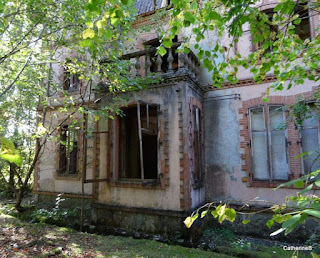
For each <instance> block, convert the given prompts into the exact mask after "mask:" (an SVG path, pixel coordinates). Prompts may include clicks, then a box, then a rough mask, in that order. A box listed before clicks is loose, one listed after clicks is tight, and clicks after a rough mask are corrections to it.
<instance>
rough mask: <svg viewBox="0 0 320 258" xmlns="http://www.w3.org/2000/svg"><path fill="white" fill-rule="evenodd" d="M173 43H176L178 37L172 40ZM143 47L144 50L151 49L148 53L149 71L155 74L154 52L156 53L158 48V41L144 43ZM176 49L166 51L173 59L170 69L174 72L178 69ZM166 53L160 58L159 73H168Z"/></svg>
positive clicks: (155, 59) (155, 57) (155, 58)
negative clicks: (169, 52)
mask: <svg viewBox="0 0 320 258" xmlns="http://www.w3.org/2000/svg"><path fill="white" fill-rule="evenodd" d="M172 42H173V43H176V42H178V37H177V36H175V37H174V39H173V40H172ZM144 45H145V47H146V48H151V52H150V61H151V67H150V71H151V72H152V73H155V72H157V71H158V70H157V63H156V61H157V55H156V51H157V49H156V48H157V47H159V46H160V41H159V39H153V40H150V41H148V42H145V43H144ZM175 50H176V48H171V49H168V51H171V53H172V57H173V63H172V69H173V70H174V71H177V70H178V68H179V65H178V53H176V52H175ZM168 55H169V54H168V52H167V53H166V54H165V55H164V56H162V57H161V59H162V64H161V72H164V73H166V72H168V70H169V63H168Z"/></svg>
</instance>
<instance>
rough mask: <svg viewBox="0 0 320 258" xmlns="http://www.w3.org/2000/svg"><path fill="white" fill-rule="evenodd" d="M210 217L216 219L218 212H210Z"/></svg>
mask: <svg viewBox="0 0 320 258" xmlns="http://www.w3.org/2000/svg"><path fill="white" fill-rule="evenodd" d="M211 215H212V216H213V217H214V218H217V217H218V216H219V214H218V212H217V211H216V210H214V211H211Z"/></svg>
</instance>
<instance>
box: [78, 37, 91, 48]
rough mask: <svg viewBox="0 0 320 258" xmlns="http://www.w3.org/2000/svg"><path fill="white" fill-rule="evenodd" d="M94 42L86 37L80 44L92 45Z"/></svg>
mask: <svg viewBox="0 0 320 258" xmlns="http://www.w3.org/2000/svg"><path fill="white" fill-rule="evenodd" d="M91 44H92V40H91V39H84V40H82V41H80V46H81V47H90V46H91Z"/></svg>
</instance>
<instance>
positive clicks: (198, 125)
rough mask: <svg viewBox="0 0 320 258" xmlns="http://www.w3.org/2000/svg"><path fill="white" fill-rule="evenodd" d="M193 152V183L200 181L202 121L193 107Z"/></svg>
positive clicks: (196, 108)
mask: <svg viewBox="0 0 320 258" xmlns="http://www.w3.org/2000/svg"><path fill="white" fill-rule="evenodd" d="M193 152H194V181H195V182H196V183H197V182H200V181H201V180H202V167H201V164H202V160H201V159H202V120H201V111H200V109H199V108H198V107H197V106H193Z"/></svg>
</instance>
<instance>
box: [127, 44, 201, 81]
mask: <svg viewBox="0 0 320 258" xmlns="http://www.w3.org/2000/svg"><path fill="white" fill-rule="evenodd" d="M180 45H181V43H179V42H177V43H174V44H173V46H172V48H170V49H167V54H166V55H164V56H160V55H156V52H157V48H156V47H151V48H149V49H145V50H140V51H137V52H133V53H129V54H126V55H123V56H122V59H124V60H130V62H131V64H132V65H131V66H130V72H131V74H132V75H134V76H142V77H143V76H146V75H147V74H150V73H158V74H161V75H162V76H163V77H164V78H168V77H173V76H179V75H184V74H188V75H189V76H191V78H193V79H194V80H197V78H198V75H199V68H200V62H199V60H198V58H197V56H196V55H195V54H194V53H193V52H192V51H190V53H188V54H185V53H176V50H177V48H178V47H179V46H180Z"/></svg>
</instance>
